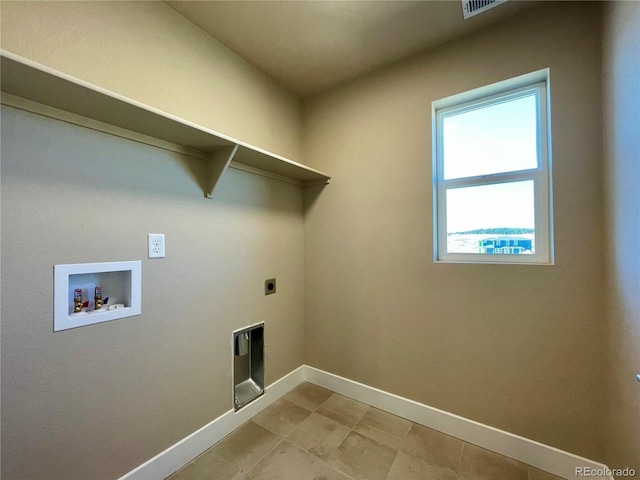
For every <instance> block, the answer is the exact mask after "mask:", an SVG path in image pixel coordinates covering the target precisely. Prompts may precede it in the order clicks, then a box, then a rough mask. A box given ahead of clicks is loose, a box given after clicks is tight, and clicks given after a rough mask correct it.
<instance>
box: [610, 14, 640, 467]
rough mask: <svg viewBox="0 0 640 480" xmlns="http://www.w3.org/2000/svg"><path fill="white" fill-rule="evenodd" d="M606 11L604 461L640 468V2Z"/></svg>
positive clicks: (614, 465)
mask: <svg viewBox="0 0 640 480" xmlns="http://www.w3.org/2000/svg"><path fill="white" fill-rule="evenodd" d="M604 13H605V15H604V36H603V38H604V42H603V59H604V61H603V79H604V84H603V87H604V104H603V107H604V122H603V123H604V153H605V155H604V173H605V175H604V177H605V194H606V196H605V199H606V215H605V219H606V222H605V232H606V236H607V240H608V241H609V242H610V245H612V246H613V245H615V246H616V248H608V249H606V259H607V276H606V286H607V297H608V304H607V320H608V321H607V326H606V351H607V361H606V375H607V384H606V385H607V406H608V416H607V421H608V422H609V427H608V429H607V434H608V435H607V442H606V445H607V464H608V465H609V466H610V467H611V468H624V467H627V466H628V467H632V468H634V469H635V470H636V472H640V383H638V382H637V381H636V375H637V374H638V373H640V254H639V253H638V248H637V247H638V238H640V124H639V123H638V106H639V104H640V3H638V2H611V3H608V4H607V7H606V9H605V12H604ZM625 246H629V248H625ZM617 247H621V248H617Z"/></svg>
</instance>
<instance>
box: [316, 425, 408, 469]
mask: <svg viewBox="0 0 640 480" xmlns="http://www.w3.org/2000/svg"><path fill="white" fill-rule="evenodd" d="M396 453H397V451H396V450H394V449H392V448H389V447H387V446H386V445H380V444H379V443H378V442H376V441H374V440H371V439H370V438H367V437H365V436H364V435H360V434H359V433H356V432H353V431H352V432H351V433H349V435H348V436H347V438H345V439H344V441H343V442H342V444H340V446H339V447H338V449H337V450H336V451H335V452H333V453H332V454H331V455H330V456H329V458H328V459H327V462H328V463H329V464H330V465H331V466H333V467H334V468H335V469H337V470H339V471H341V472H344V473H346V474H347V475H349V476H351V477H353V478H355V479H357V480H384V479H385V478H386V476H387V473H389V469H390V468H391V465H392V464H393V460H394V459H395V457H396Z"/></svg>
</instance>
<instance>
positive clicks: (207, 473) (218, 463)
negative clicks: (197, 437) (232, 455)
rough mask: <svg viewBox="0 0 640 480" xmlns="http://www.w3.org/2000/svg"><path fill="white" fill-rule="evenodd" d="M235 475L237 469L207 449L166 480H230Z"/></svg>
mask: <svg viewBox="0 0 640 480" xmlns="http://www.w3.org/2000/svg"><path fill="white" fill-rule="evenodd" d="M236 473H238V469H237V468H234V467H232V466H231V465H230V464H229V463H227V461H226V460H224V459H223V458H222V457H221V456H220V455H218V454H217V453H215V452H214V451H212V450H211V449H209V450H207V451H206V452H204V453H203V454H202V455H200V456H199V457H197V458H196V459H195V460H194V461H193V462H191V463H190V464H188V465H187V466H186V467H184V468H182V469H181V470H179V471H178V472H177V473H175V474H173V475H172V476H171V477H169V479H168V480H210V479H212V478H215V479H216V480H231V479H232V478H233V476H234V475H236Z"/></svg>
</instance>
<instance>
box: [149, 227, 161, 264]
mask: <svg viewBox="0 0 640 480" xmlns="http://www.w3.org/2000/svg"><path fill="white" fill-rule="evenodd" d="M147 237H148V239H149V258H164V233H150V234H149V235H147Z"/></svg>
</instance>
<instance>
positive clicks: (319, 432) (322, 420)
mask: <svg viewBox="0 0 640 480" xmlns="http://www.w3.org/2000/svg"><path fill="white" fill-rule="evenodd" d="M348 434H349V428H348V427H345V426H344V425H340V424H339V423H338V422H334V421H333V420H331V419H329V418H327V417H325V416H322V415H318V414H317V413H312V414H311V415H309V416H308V417H307V418H306V419H305V420H304V421H303V422H302V423H301V424H300V425H298V426H297V427H296V428H295V429H294V430H293V432H291V433H290V434H289V436H288V437H287V440H289V441H290V442H293V443H295V444H296V445H298V446H299V447H301V448H303V449H304V450H306V451H307V452H309V453H312V454H314V455H315V456H317V457H319V458H322V459H326V458H327V457H328V456H329V455H331V454H332V453H333V452H335V451H336V449H337V448H338V447H339V446H340V444H341V443H342V441H343V440H344V439H345V437H346V436H347V435H348Z"/></svg>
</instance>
